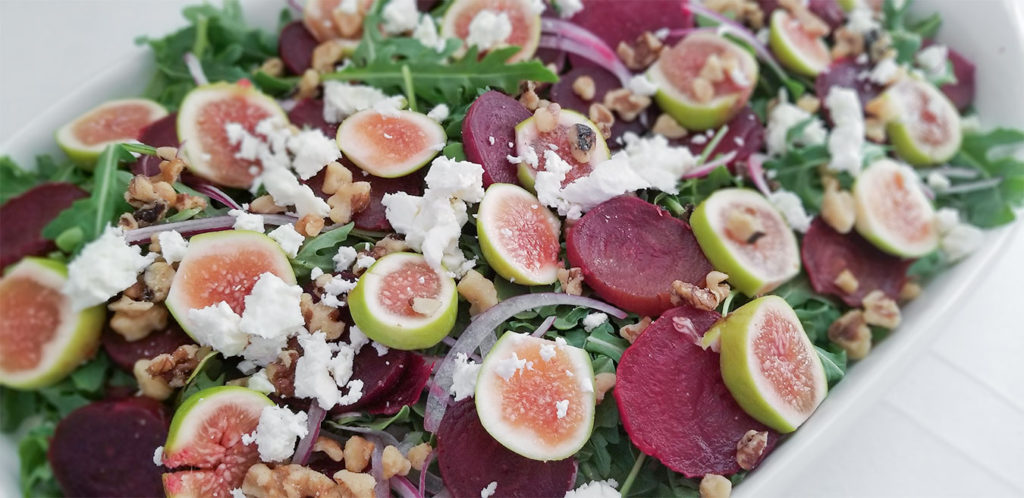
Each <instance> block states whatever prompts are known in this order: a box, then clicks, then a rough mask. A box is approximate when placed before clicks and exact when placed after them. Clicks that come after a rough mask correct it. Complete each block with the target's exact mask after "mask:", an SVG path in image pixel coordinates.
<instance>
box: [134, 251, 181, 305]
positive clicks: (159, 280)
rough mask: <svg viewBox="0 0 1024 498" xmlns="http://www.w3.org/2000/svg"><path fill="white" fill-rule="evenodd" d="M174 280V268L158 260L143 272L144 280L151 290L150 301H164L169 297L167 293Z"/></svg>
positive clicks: (147, 287)
mask: <svg viewBox="0 0 1024 498" xmlns="http://www.w3.org/2000/svg"><path fill="white" fill-rule="evenodd" d="M173 281H174V268H173V267H172V266H171V265H169V264H167V263H165V262H163V261H157V262H154V263H153V264H151V265H149V267H147V268H146V271H145V273H143V274H142V282H143V283H144V284H145V285H146V289H148V290H149V301H151V302H154V303H162V302H164V300H165V299H167V293H169V292H170V291H171V282H173Z"/></svg>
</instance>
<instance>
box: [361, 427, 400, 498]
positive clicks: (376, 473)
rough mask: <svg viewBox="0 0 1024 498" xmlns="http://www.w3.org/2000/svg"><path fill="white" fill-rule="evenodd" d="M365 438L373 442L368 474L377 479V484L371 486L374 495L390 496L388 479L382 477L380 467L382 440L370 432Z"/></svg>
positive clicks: (383, 497)
mask: <svg viewBox="0 0 1024 498" xmlns="http://www.w3.org/2000/svg"><path fill="white" fill-rule="evenodd" d="M366 439H367V440H368V441H370V442H372V443H373V453H372V454H371V455H370V474H371V475H372V476H373V478H374V479H375V480H376V481H377V484H376V485H374V487H373V494H374V497H375V498H391V494H390V493H388V488H389V487H390V486H389V485H388V483H389V482H390V479H384V469H383V468H382V462H383V460H384V440H383V439H382V438H379V437H377V436H375V435H372V434H368V435H367V436H366ZM392 439H394V437H392Z"/></svg>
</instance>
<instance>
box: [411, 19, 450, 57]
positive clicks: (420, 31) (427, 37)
mask: <svg viewBox="0 0 1024 498" xmlns="http://www.w3.org/2000/svg"><path fill="white" fill-rule="evenodd" d="M412 37H413V38H414V39H415V40H417V41H419V42H420V44H421V45H423V46H424V47H428V48H433V49H434V50H435V51H437V52H438V53H440V52H443V51H444V48H445V45H446V44H447V43H446V41H445V39H443V38H441V36H440V35H439V34H438V33H437V24H435V23H434V18H433V17H431V16H430V15H429V14H423V15H422V16H420V21H419V24H417V25H416V28H415V29H413V30H412Z"/></svg>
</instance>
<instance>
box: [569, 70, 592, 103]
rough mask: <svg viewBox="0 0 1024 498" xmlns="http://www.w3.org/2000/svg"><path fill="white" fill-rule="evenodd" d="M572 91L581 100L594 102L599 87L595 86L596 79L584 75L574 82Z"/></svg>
mask: <svg viewBox="0 0 1024 498" xmlns="http://www.w3.org/2000/svg"><path fill="white" fill-rule="evenodd" d="M572 91H573V93H575V94H576V95H577V96H578V97H579V98H581V99H583V100H586V101H588V102H589V101H591V100H594V93H596V91H597V86H596V85H595V84H594V78H591V77H590V76H588V75H586V74H584V75H583V76H579V77H577V78H576V80H574V81H573V82H572Z"/></svg>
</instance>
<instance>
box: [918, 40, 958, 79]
mask: <svg viewBox="0 0 1024 498" xmlns="http://www.w3.org/2000/svg"><path fill="white" fill-rule="evenodd" d="M914 62H915V63H917V66H918V67H920V68H921V69H922V70H924V73H925V74H926V75H928V76H929V77H933V78H934V77H939V76H942V75H943V74H945V73H946V69H947V67H948V66H947V64H948V63H949V49H948V48H946V46H944V45H931V46H929V47H928V48H926V49H924V50H922V51H920V52H918V53H917V55H916V56H915V57H914Z"/></svg>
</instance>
